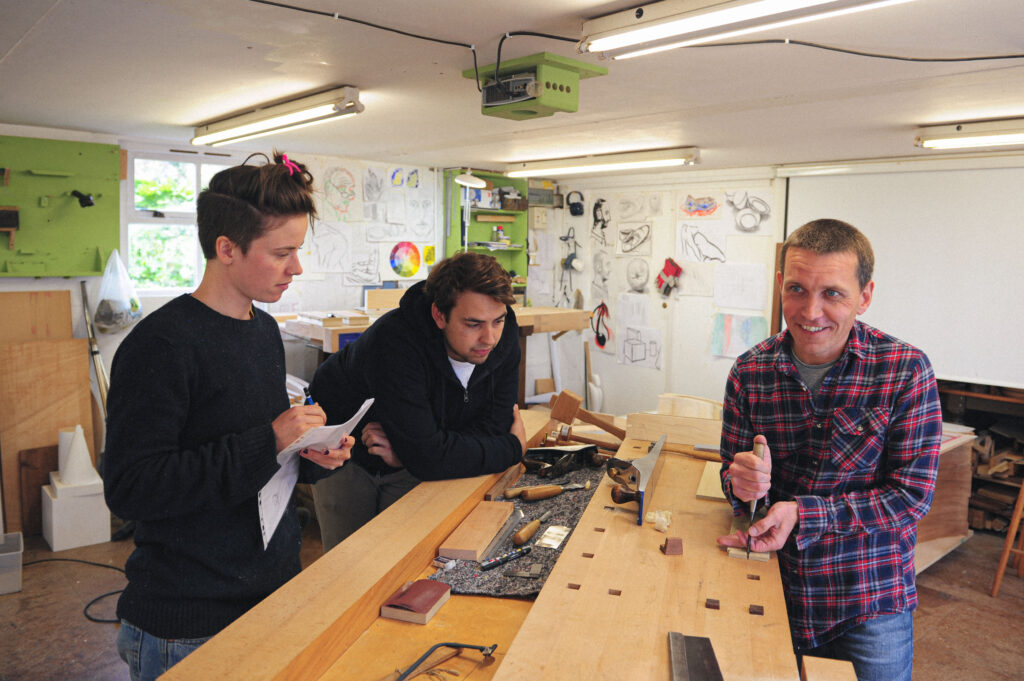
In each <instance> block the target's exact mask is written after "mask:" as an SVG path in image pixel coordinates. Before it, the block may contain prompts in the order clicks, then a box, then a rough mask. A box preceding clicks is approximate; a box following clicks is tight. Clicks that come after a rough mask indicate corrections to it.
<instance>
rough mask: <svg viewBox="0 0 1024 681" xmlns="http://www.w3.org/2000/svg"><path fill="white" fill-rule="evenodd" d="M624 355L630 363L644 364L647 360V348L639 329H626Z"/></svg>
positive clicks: (623, 346)
mask: <svg viewBox="0 0 1024 681" xmlns="http://www.w3.org/2000/svg"><path fill="white" fill-rule="evenodd" d="M622 354H623V355H625V357H626V359H628V360H629V361H630V362H642V361H643V360H644V359H646V358H647V346H646V344H645V343H644V341H643V339H642V338H641V337H640V330H639V329H631V328H628V327H627V328H626V340H625V342H623V344H622Z"/></svg>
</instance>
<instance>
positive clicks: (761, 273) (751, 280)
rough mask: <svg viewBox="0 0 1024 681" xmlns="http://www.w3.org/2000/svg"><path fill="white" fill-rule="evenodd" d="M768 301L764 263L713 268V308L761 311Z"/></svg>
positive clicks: (735, 264)
mask: <svg viewBox="0 0 1024 681" xmlns="http://www.w3.org/2000/svg"><path fill="white" fill-rule="evenodd" d="M767 301H768V268H767V267H765V265H764V263H723V264H721V265H716V266H715V301H714V302H715V306H716V307H720V308H739V309H741V310H763V309H764V307H765V303H766V302H767Z"/></svg>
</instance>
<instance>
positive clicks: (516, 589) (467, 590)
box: [430, 467, 605, 598]
mask: <svg viewBox="0 0 1024 681" xmlns="http://www.w3.org/2000/svg"><path fill="white" fill-rule="evenodd" d="M604 474H605V473H604V468H603V467H602V468H582V469H580V470H578V471H572V472H571V473H567V474H565V475H563V476H562V477H561V478H557V479H555V480H550V479H548V478H541V477H538V476H536V475H533V474H531V473H524V474H523V477H521V478H520V479H519V481H518V482H517V483H516V484H515V485H514V486H515V487H528V486H532V485H569V484H572V483H577V482H578V483H585V482H586V481H587V480H590V481H591V488H590V489H589V490H586V489H581V490H575V491H569V492H563V493H561V494H559V495H558V496H554V497H551V498H550V499H541V500H540V501H523V500H522V499H518V498H517V499H512V500H511V501H512V502H513V503H514V504H515V506H516V508H517V509H519V510H521V511H522V512H523V514H524V516H525V517H524V518H523V519H522V520H521V521H520V522H519V524H518V525H516V527H515V529H514V530H513V531H512V534H515V532H516V531H518V530H519V528H521V527H522V526H523V525H525V524H526V523H528V522H530V521H531V520H533V519H535V518H539V517H540V516H541V515H543V514H544V513H545V512H546V511H548V510H550V511H551V515H550V516H548V519H547V520H545V521H544V522H543V523H541V525H540V527H539V528H538V529H537V532H536V534H534V535H533V538H531V539H530V541H528V542H526V544H524V546H532V547H533V548H532V550H531V551H530V553H528V554H526V555H525V556H523V557H521V558H517V559H515V560H513V561H510V562H508V563H505V564H504V565H499V566H498V567H496V568H493V569H491V570H487V571H483V570H481V569H480V564H479V563H477V562H476V561H470V560H459V561H456V565H455V567H453V568H452V569H450V570H444V569H438V570H437V572H435V573H434V574H433V575H431V576H430V579H435V580H438V581H441V582H444V583H445V584H448V585H449V586H451V588H452V593H454V594H474V595H482V596H516V597H521V598H522V597H533V596H536V595H537V594H538V593H539V592H540V589H541V587H542V586H544V581H545V580H546V579H547V576H548V575H549V574H550V573H551V568H552V567H554V565H555V561H556V560H558V556H559V555H560V554H561V553H562V549H563V548H565V544H566V542H568V541H569V537H571V536H572V530H571V529H570V532H569V534H568V535H566V537H565V539H563V540H562V543H561V544H559V545H558V548H557V549H547V548H542V547H537V546H534V544H535V542H536V540H538V539H540V537H541V535H542V534H544V530H546V529H547V528H548V527H549V526H551V525H565V526H567V527H569V528H575V527H576V523H578V522H579V519H580V516H582V515H583V511H584V509H586V507H587V504H588V503H590V498H591V497H592V496H594V492H595V491H596V489H597V485H598V483H599V482H601V478H602V477H603V476H604ZM514 548H516V546H515V545H514V544H513V543H512V536H511V535H509V537H508V538H507V539H506V540H505V541H504V543H503V544H502V545H501V546H499V547H498V548H497V549H496V550H495V552H494V555H501V554H503V553H507V552H509V551H511V550H512V549H514ZM534 565H540V566H541V570H540V578H538V579H527V578H523V577H511V576H509V573H512V572H520V571H529V570H530V568H531V567H533V566H534Z"/></svg>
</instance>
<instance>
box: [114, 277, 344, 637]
mask: <svg viewBox="0 0 1024 681" xmlns="http://www.w3.org/2000/svg"><path fill="white" fill-rule="evenodd" d="M111 368H112V371H111V385H110V393H109V396H108V402H107V406H108V414H109V416H108V419H107V443H106V448H105V451H104V455H103V471H102V472H103V478H104V483H105V494H106V499H107V504H108V505H109V506H110V510H111V511H113V512H114V513H115V514H116V515H117V516H119V517H121V518H123V519H125V520H135V521H136V529H135V535H134V538H135V545H136V548H135V551H134V552H133V553H132V555H131V557H130V558H129V559H128V562H127V564H126V566H125V569H126V572H127V574H128V587H127V588H126V589H125V591H124V593H123V594H122V595H121V598H120V600H119V601H118V606H117V614H118V616H119V617H121V618H123V619H126V620H128V621H129V622H131V623H132V624H134V625H135V626H137V627H139V628H141V629H143V630H144V631H146V632H148V633H150V634H152V635H154V636H159V637H161V638H198V637H203V636H210V635H213V634H216V633H217V632H218V631H220V630H221V629H223V628H224V627H226V626H227V625H228V624H230V623H231V622H232V621H234V620H235V619H237V618H238V617H239V616H240V615H242V614H243V613H245V612H246V611H247V610H248V609H249V608H251V607H252V606H254V605H256V603H258V602H259V601H260V600H262V599H263V598H265V597H266V596H267V595H269V594H270V593H271V592H273V591H274V590H275V589H277V588H278V587H280V586H281V585H282V584H284V583H285V582H286V581H287V580H289V579H290V578H292V577H293V576H295V575H296V574H298V572H299V570H300V567H301V565H300V562H299V545H300V531H299V524H298V517H297V513H296V507H295V501H294V496H293V497H292V500H291V501H290V503H289V505H288V509H287V510H286V512H285V514H284V517H283V518H282V519H281V523H280V525H278V527H277V530H276V532H275V534H274V535H273V537H272V538H271V541H270V544H269V546H268V547H267V548H266V550H264V548H263V540H262V535H261V533H260V522H259V512H258V509H257V493H258V492H259V490H260V489H261V488H262V487H263V485H265V484H266V483H267V481H268V480H270V478H271V477H272V476H273V475H274V473H275V472H276V471H277V469H278V464H277V460H276V455H277V447H276V445H275V440H274V432H273V429H272V428H271V421H273V420H274V419H275V418H276V417H277V416H278V415H279V414H281V413H282V412H284V411H285V410H286V409H288V407H289V403H288V397H287V393H286V391H285V387H284V378H285V367H284V348H283V345H282V343H281V335H280V332H279V331H278V327H277V323H276V322H275V321H274V319H273V318H272V317H270V315H268V314H266V313H264V312H261V311H258V310H257V311H256V316H255V318H254V319H250V320H245V321H242V320H237V319H233V318H230V317H226V316H224V315H221V314H219V313H217V312H215V311H214V310H212V309H210V308H209V307H207V306H206V305H204V304H203V303H201V302H199V301H198V300H196V299H195V298H193V297H192V296H190V295H184V296H181V297H179V298H176V299H175V300H173V301H171V302H170V303H168V304H167V305H165V306H163V307H162V308H160V309H159V310H157V311H156V312H154V313H152V314H151V315H149V316H148V317H146V318H145V319H144V320H142V321H141V322H140V323H139V324H138V326H137V327H136V328H135V329H134V330H133V331H132V332H131V333H130V334H129V335H128V337H127V338H125V340H124V342H122V343H121V346H120V347H119V348H118V351H117V354H116V355H115V357H114V362H113V364H112V367H111ZM300 461H301V464H300V480H301V481H305V482H312V481H314V480H315V479H316V478H318V477H322V476H323V475H326V474H327V473H328V472H327V471H325V470H324V469H322V468H320V467H318V466H316V465H314V464H312V462H310V461H307V460H305V459H300Z"/></svg>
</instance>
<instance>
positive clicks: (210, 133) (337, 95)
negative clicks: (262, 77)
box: [192, 86, 364, 147]
mask: <svg viewBox="0 0 1024 681" xmlns="http://www.w3.org/2000/svg"><path fill="white" fill-rule="evenodd" d="M363 109H364V107H363V104H362V102H360V101H359V88H355V87H350V86H344V87H339V88H334V89H332V90H327V91H326V92H320V93H318V94H315V95H311V96H309V97H302V98H300V99H295V100H292V101H290V102H284V103H282V104H275V105H273V106H267V107H262V108H259V109H256V110H255V111H251V112H249V113H245V114H242V115H239V116H232V117H230V118H225V119H223V120H220V121H216V122H213V123H209V124H207V125H201V126H199V127H197V128H196V129H195V137H193V138H192V144H195V145H200V144H206V145H209V146H213V147H218V146H221V145H224V144H234V143H235V142H242V141H244V140H251V139H255V138H257V137H263V136H265V135H274V134H277V133H280V132H285V131H287V130H297V129H298V128H304V127H307V126H310V125H319V124H320V123H326V122H328V121H332V120H335V119H337V118H342V117H344V116H351V115H353V114H357V113H360V112H361V111H363Z"/></svg>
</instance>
